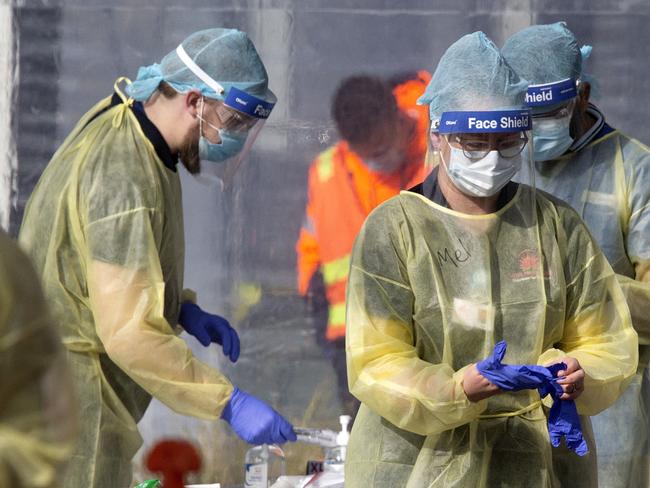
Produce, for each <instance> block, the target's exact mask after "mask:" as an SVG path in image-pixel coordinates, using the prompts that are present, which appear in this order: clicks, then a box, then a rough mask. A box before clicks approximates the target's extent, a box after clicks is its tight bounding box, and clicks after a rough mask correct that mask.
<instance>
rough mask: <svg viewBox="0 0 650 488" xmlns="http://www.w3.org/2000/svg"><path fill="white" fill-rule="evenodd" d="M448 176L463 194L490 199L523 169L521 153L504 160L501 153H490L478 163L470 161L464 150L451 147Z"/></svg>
mask: <svg viewBox="0 0 650 488" xmlns="http://www.w3.org/2000/svg"><path fill="white" fill-rule="evenodd" d="M450 149H451V153H450V156H449V164H447V165H446V167H447V174H448V175H449V178H450V179H451V181H452V182H453V183H454V184H455V185H456V187H457V188H458V189H459V190H460V191H462V192H463V193H465V194H467V195H470V196H475V197H489V196H492V195H494V194H496V193H497V192H499V190H501V189H502V188H503V187H504V186H506V185H507V184H508V182H509V181H510V180H512V178H513V177H514V176H515V174H516V173H517V171H519V169H520V168H521V160H522V159H521V158H522V156H521V153H520V154H518V155H517V156H515V157H513V158H504V157H502V156H501V155H500V154H499V151H490V152H489V153H487V155H486V156H485V157H484V158H482V159H479V160H478V161H475V160H472V159H469V158H468V157H467V156H465V154H464V153H463V150H462V149H458V148H455V147H453V146H450Z"/></svg>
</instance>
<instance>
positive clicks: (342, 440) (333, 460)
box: [323, 415, 352, 473]
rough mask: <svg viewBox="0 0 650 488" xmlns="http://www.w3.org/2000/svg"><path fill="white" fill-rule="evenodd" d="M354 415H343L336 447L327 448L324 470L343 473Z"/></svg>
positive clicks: (340, 418)
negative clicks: (350, 426) (349, 427)
mask: <svg viewBox="0 0 650 488" xmlns="http://www.w3.org/2000/svg"><path fill="white" fill-rule="evenodd" d="M351 420H352V417H350V416H349V415H341V416H340V417H339V422H340V423H341V432H339V433H338V435H337V436H336V444H337V446H336V447H332V448H330V449H328V450H327V452H326V455H325V462H324V463H323V471H325V472H328V471H335V472H338V473H343V471H344V468H345V455H346V454H347V449H348V441H349V440H350V433H349V432H348V425H349V424H350V421H351Z"/></svg>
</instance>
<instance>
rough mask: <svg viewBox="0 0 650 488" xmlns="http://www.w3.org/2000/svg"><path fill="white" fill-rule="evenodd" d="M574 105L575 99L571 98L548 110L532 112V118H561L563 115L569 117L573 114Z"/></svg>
mask: <svg viewBox="0 0 650 488" xmlns="http://www.w3.org/2000/svg"><path fill="white" fill-rule="evenodd" d="M575 105H576V99H575V98H574V99H572V100H571V101H569V102H568V103H566V104H564V105H562V106H561V107H558V108H556V109H554V110H551V111H550V112H544V113H534V112H533V114H532V117H533V119H563V118H565V117H571V114H573V109H574V107H575Z"/></svg>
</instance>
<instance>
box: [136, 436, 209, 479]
mask: <svg viewBox="0 0 650 488" xmlns="http://www.w3.org/2000/svg"><path fill="white" fill-rule="evenodd" d="M147 469H148V470H149V471H152V472H154V473H160V474H161V475H162V479H163V484H162V485H163V488H184V487H185V475H186V474H187V473H191V472H194V471H198V470H199V469H201V457H200V456H199V453H198V452H197V450H196V449H195V448H194V446H192V444H190V443H189V442H187V441H184V440H175V439H167V440H163V441H160V442H158V443H157V444H156V445H155V446H154V447H153V449H152V450H151V451H150V452H149V454H148V455H147Z"/></svg>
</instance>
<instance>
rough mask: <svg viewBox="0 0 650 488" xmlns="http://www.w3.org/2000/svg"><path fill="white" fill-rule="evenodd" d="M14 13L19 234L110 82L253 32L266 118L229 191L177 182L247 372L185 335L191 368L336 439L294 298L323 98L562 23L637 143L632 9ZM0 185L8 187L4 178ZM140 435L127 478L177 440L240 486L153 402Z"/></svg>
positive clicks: (204, 275) (203, 432)
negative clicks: (34, 198) (191, 38)
mask: <svg viewBox="0 0 650 488" xmlns="http://www.w3.org/2000/svg"><path fill="white" fill-rule="evenodd" d="M5 1H6V0H5ZM9 4H10V5H11V13H12V15H13V20H12V23H11V25H13V26H14V28H15V29H16V35H17V37H18V42H19V46H20V48H19V50H18V56H17V60H16V61H15V62H16V63H17V64H18V66H17V68H18V71H19V73H20V76H19V78H18V83H17V85H15V86H13V88H14V90H17V95H16V97H15V98H16V99H15V101H14V102H13V103H12V104H11V105H10V107H11V108H6V107H4V108H3V106H2V105H0V110H4V111H5V112H8V113H6V115H7V116H10V117H12V120H14V123H13V126H12V127H13V129H12V137H13V141H14V142H15V144H16V147H17V154H18V157H17V161H18V163H17V168H15V167H13V166H10V165H11V164H14V166H15V163H11V161H10V158H9V157H8V150H6V149H3V150H2V153H0V154H2V156H0V174H4V173H3V171H5V170H6V171H5V172H6V173H7V174H10V175H13V176H12V177H13V178H14V180H12V181H16V182H17V184H16V187H17V191H16V192H15V193H16V195H15V198H14V199H13V201H12V202H10V203H7V202H5V200H2V199H0V205H4V206H5V208H7V207H8V210H10V211H11V213H10V219H9V220H10V228H11V230H12V232H14V233H15V232H17V229H18V226H19V224H20V219H21V217H22V211H23V207H24V204H25V202H26V200H27V198H28V197H29V194H30V193H31V191H32V189H33V186H34V185H35V183H36V181H37V179H38V176H39V175H40V173H41V172H42V170H43V168H44V167H45V165H46V164H47V161H48V159H49V156H51V154H52V153H53V152H54V150H55V149H56V147H57V146H58V144H59V143H60V142H61V141H62V140H63V138H64V137H65V136H66V134H67V132H68V131H69V130H70V129H71V128H72V127H73V126H74V124H75V123H76V121H77V120H78V118H79V116H80V115H81V114H82V113H84V112H85V111H86V110H87V109H88V108H89V107H90V106H91V105H92V104H94V103H95V102H96V101H97V100H99V99H100V98H103V97H104V96H106V95H107V94H109V93H110V90H111V87H112V85H113V82H114V81H115V79H116V78H117V77H118V76H121V75H125V76H129V77H135V74H136V71H137V68H138V67H139V66H140V65H144V64H150V63H151V62H153V61H157V60H159V59H160V58H161V57H162V56H163V55H164V54H165V53H167V52H168V51H170V50H171V49H173V48H175V47H176V45H177V44H178V43H179V41H180V40H182V39H183V38H184V37H185V36H186V35H187V34H189V33H191V32H193V31H196V30H199V29H203V28H208V27H215V26H225V27H236V28H239V29H242V30H245V31H247V32H248V33H249V35H250V36H251V38H252V39H253V41H254V43H255V44H256V46H257V48H258V50H259V52H260V54H261V56H262V58H263V60H264V62H265V64H266V66H267V69H268V71H269V75H270V80H271V81H270V87H271V88H272V89H273V90H274V92H275V93H276V94H277V96H278V103H277V105H276V108H275V110H274V111H273V114H272V116H271V118H270V119H269V120H268V122H267V123H266V125H265V127H264V130H263V131H262V133H261V134H260V136H259V138H258V140H257V141H256V144H255V146H254V148H253V152H252V154H251V156H250V161H248V162H247V164H246V165H245V166H244V167H243V169H242V171H241V172H240V173H239V174H238V176H237V178H236V180H235V185H234V188H233V189H232V190H231V191H229V192H228V193H221V192H220V190H219V188H218V187H217V185H214V186H206V185H204V184H201V183H199V182H197V181H195V180H194V179H193V177H192V176H190V175H189V174H187V173H186V172H184V171H182V174H181V177H182V183H183V189H184V212H185V232H186V273H185V277H186V286H187V287H190V288H193V289H195V290H196V291H197V292H198V296H199V303H200V304H201V306H202V307H203V308H205V309H206V310H208V311H210V312H214V313H218V314H221V315H224V316H226V317H228V318H229V319H230V320H231V322H232V323H233V325H234V326H235V327H236V328H237V330H238V331H239V333H240V336H241V344H242V353H241V358H240V360H239V361H238V362H237V363H236V364H235V365H232V364H229V363H227V362H226V361H225V360H224V358H223V357H222V355H221V353H220V350H219V348H218V347H216V346H212V347H210V348H207V349H206V348H203V347H202V346H201V345H200V344H199V343H198V342H197V341H195V340H194V339H193V338H191V337H186V338H187V341H188V343H189V344H191V346H192V348H193V350H194V351H195V353H196V354H197V356H199V357H200V358H202V359H203V360H205V361H206V362H208V363H209V364H211V365H213V366H214V367H216V368H220V369H221V370H222V371H224V372H225V373H226V374H227V375H228V376H229V377H230V378H231V379H232V381H233V382H234V383H235V384H236V385H238V386H239V387H240V388H242V389H244V390H247V391H250V392H251V393H253V394H255V395H257V396H259V397H261V398H263V399H265V400H267V401H268V402H270V403H271V404H272V405H273V406H274V407H275V408H276V409H278V410H279V411H280V412H281V413H283V414H284V415H286V416H287V417H288V418H289V419H290V420H291V421H292V422H293V423H295V425H297V426H306V427H327V428H331V429H337V428H338V415H339V413H341V404H340V400H339V397H338V394H337V384H336V375H335V372H334V370H333V368H332V365H331V363H330V360H329V359H328V357H327V352H326V350H325V349H324V347H323V341H322V340H321V339H320V334H322V331H321V330H320V329H319V327H320V326H319V325H318V324H319V320H321V319H320V318H319V317H318V316H317V314H313V313H311V312H310V309H309V308H308V307H306V305H305V302H304V300H303V298H302V297H300V296H299V295H298V293H297V290H296V253H295V243H296V240H297V238H298V234H299V230H300V227H301V223H302V221H303V216H304V211H305V202H306V198H307V190H306V188H307V186H306V184H307V171H308V168H309V165H310V164H311V162H312V161H313V159H314V158H315V157H316V156H317V155H318V154H319V153H320V152H321V151H323V150H325V149H327V148H328V147H330V146H331V145H332V144H333V143H335V142H336V141H337V137H338V136H337V133H336V129H335V127H334V124H333V122H332V120H331V117H330V113H331V110H330V102H331V97H332V94H333V92H334V90H335V88H336V85H337V83H338V82H339V81H340V80H341V79H343V78H344V77H346V76H349V75H353V74H359V73H370V74H377V75H380V76H387V77H388V76H391V75H394V74H396V73H401V72H404V71H413V70H418V69H427V70H429V71H432V70H433V69H434V68H435V65H436V63H437V61H438V59H439V57H440V56H441V54H442V53H443V52H444V51H445V49H446V48H447V47H448V46H449V45H450V44H451V43H452V42H453V41H455V40H456V39H457V38H459V37H460V36H461V35H463V34H465V33H469V32H472V31H475V30H483V31H485V32H486V33H487V34H488V35H489V36H490V37H491V38H492V39H494V40H495V42H497V43H498V44H500V43H502V42H503V41H504V40H505V39H506V38H507V37H508V36H509V35H510V34H512V33H513V32H515V31H516V30H518V29H520V28H523V27H525V26H527V25H529V24H531V23H548V22H554V21H558V20H566V21H567V22H568V25H569V27H570V28H571V29H572V30H573V31H574V32H575V33H576V35H577V36H578V39H579V40H580V42H581V43H584V44H592V45H593V46H594V52H593V55H592V58H591V59H590V60H589V62H588V65H587V67H586V69H587V71H588V72H590V73H592V74H593V75H594V76H595V77H596V78H597V79H598V80H599V81H600V87H601V89H600V91H601V96H600V98H598V99H596V100H595V102H596V104H598V105H599V106H600V108H601V109H603V111H604V113H605V115H606V117H607V120H608V121H609V122H610V123H611V124H612V125H614V126H616V127H619V128H621V129H623V130H625V131H627V132H628V133H630V134H631V135H633V136H636V137H640V138H641V139H642V140H643V138H644V137H645V138H646V139H647V137H646V135H647V128H648V124H647V122H646V120H647V117H646V114H645V111H644V107H646V106H647V105H648V103H649V102H650V91H649V90H648V88H650V82H648V81H647V80H648V79H649V77H648V74H649V73H648V71H650V68H648V65H647V63H646V62H645V61H646V59H647V58H648V55H649V54H650V52H649V51H650V42H649V41H650V31H648V29H647V24H648V21H649V20H650V6H647V5H646V4H645V3H644V2H640V1H631V0H630V1H623V2H621V1H617V0H616V1H615V0H603V1H601V2H598V3H594V4H591V3H585V2H583V3H582V4H581V5H580V7H581V8H576V7H574V6H570V7H569V6H567V4H566V2H562V1H560V0H548V1H532V0H531V1H517V2H511V1H505V0H502V1H499V2H484V1H480V0H473V1H467V0H461V1H459V0H443V1H436V2H431V1H425V0H404V1H400V2H398V3H396V2H389V1H384V0H255V1H253V0H248V1H235V0H231V1H224V0H217V1H215V0H184V1H181V0H159V1H157V2H144V3H143V2H140V1H137V0H114V1H108V0H84V1H81V0H58V1H54V0H53V1H31V0H23V1H20V2H14V3H13V4H11V3H10V2H9ZM145 4H146V5H145ZM3 5H4V6H5V7H6V5H7V4H3ZM397 5H399V6H397ZM2 25H3V26H4V25H6V22H5V23H3V24H2ZM3 28H6V27H3ZM4 115H5V113H3V114H2V115H1V116H0V118H1V117H2V116H4ZM1 127H2V130H7V129H6V128H5V125H2V126H1ZM646 142H647V140H646ZM0 181H1V184H2V185H4V186H3V188H2V191H5V190H6V185H7V184H9V183H7V181H8V180H6V179H2V180H0ZM0 195H2V192H0ZM0 214H1V212H0ZM140 429H141V431H142V435H143V437H144V439H145V446H144V448H143V450H141V452H140V454H139V455H138V457H136V459H135V460H134V472H135V479H136V480H142V479H144V478H146V477H147V476H148V473H146V472H145V471H144V468H143V467H142V465H143V463H142V453H143V452H144V450H146V449H147V448H148V447H150V446H151V445H152V444H153V443H154V442H155V441H156V440H157V439H159V438H161V437H163V436H170V435H172V436H177V437H178V436H180V437H185V438H187V439H190V440H192V441H194V442H195V443H196V444H197V445H198V446H199V448H200V451H201V454H202V456H203V459H204V468H203V470H202V472H201V473H200V474H199V475H197V476H196V477H195V479H194V481H201V482H221V483H222V486H231V485H234V484H237V483H241V482H242V480H243V460H244V452H245V450H246V449H247V446H246V445H245V444H244V443H243V442H241V441H239V440H238V439H237V438H236V437H235V436H234V434H232V432H231V431H230V429H229V428H228V426H227V425H225V424H224V423H222V422H213V423H209V422H202V421H198V420H193V419H189V418H186V417H182V416H180V415H177V414H175V413H173V412H172V411H171V410H169V409H168V408H167V407H165V406H163V405H161V404H160V403H157V402H155V401H154V402H153V403H152V405H151V406H150V408H149V411H148V412H147V414H146V416H145V418H144V419H143V420H142V421H141V423H140ZM286 454H287V471H288V473H289V474H301V473H303V472H304V469H305V465H306V461H307V460H310V459H318V458H322V452H321V451H320V449H319V448H316V447H308V446H301V445H289V446H287V447H286Z"/></svg>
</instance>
